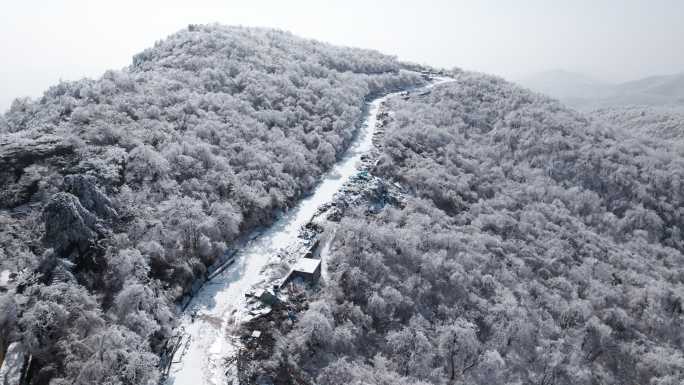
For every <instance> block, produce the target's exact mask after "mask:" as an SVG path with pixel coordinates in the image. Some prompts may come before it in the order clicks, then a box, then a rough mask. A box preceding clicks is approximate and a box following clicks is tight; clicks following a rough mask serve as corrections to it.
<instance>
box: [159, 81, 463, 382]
mask: <svg viewBox="0 0 684 385" xmlns="http://www.w3.org/2000/svg"><path fill="white" fill-rule="evenodd" d="M449 80H450V79H448V78H438V79H437V80H436V81H434V82H433V83H431V84H429V85H427V86H425V87H424V88H430V87H433V86H434V85H436V84H439V83H443V82H446V81H449ZM396 94H398V93H393V94H389V95H386V96H382V97H379V98H377V99H374V100H373V101H371V102H370V103H369V106H368V107H369V108H368V109H367V116H366V118H365V119H364V122H363V124H362V126H361V128H360V130H359V132H358V135H357V137H356V139H355V141H354V143H353V144H352V145H351V147H350V148H349V150H348V151H347V153H346V155H345V156H344V157H343V158H342V160H341V161H340V162H338V163H337V165H335V166H334V167H333V169H331V170H330V171H328V173H327V174H325V175H324V178H323V180H322V182H321V183H320V184H319V185H318V187H316V190H315V191H314V193H313V194H312V195H310V196H308V197H307V198H305V199H303V200H302V201H301V202H300V203H299V204H298V205H297V206H295V207H294V208H293V209H291V210H290V211H288V212H287V213H285V214H284V215H282V216H281V217H280V218H279V219H278V220H277V221H276V222H275V223H274V224H273V225H272V226H271V227H270V228H268V229H267V230H266V231H264V232H263V233H261V234H260V235H259V236H258V237H257V238H255V239H253V240H252V241H250V242H249V243H248V244H247V245H245V247H244V248H242V249H241V250H240V251H239V252H238V253H237V254H236V256H235V257H236V261H235V264H233V265H232V266H230V267H229V268H227V269H226V270H225V271H223V272H222V273H221V274H219V275H218V276H217V277H216V278H214V279H213V280H212V281H210V282H208V283H207V284H205V285H204V287H203V288H202V289H201V290H200V291H199V293H197V295H196V297H195V298H194V299H193V300H192V302H191V304H190V306H189V307H188V308H187V310H186V311H185V313H184V314H183V316H182V319H181V326H182V327H183V328H184V329H185V332H186V335H187V337H188V339H187V340H186V341H185V342H184V347H182V348H181V349H179V352H178V353H177V354H176V357H175V358H174V363H173V364H172V365H171V370H170V372H169V377H168V379H167V382H166V383H167V384H168V385H171V384H173V385H201V384H216V385H218V384H226V383H230V382H229V379H230V378H232V377H233V373H232V372H233V371H234V368H233V369H230V368H228V367H227V366H226V359H229V358H230V357H234V356H235V354H234V353H235V346H234V345H233V344H232V342H231V341H232V340H233V333H232V331H233V327H234V326H236V325H238V324H239V321H240V316H241V314H239V311H238V309H241V308H243V307H242V306H240V305H241V302H242V301H244V293H245V292H246V291H248V290H249V289H250V288H252V287H253V286H255V285H257V284H259V283H260V282H262V281H264V280H265V279H266V275H265V274H264V271H263V270H264V268H265V267H266V266H267V265H268V264H269V261H270V259H271V258H272V257H274V256H276V255H277V253H278V251H279V250H280V249H284V248H286V247H287V246H288V245H290V244H291V243H293V242H295V241H296V240H297V236H298V234H299V230H300V227H301V226H302V225H304V224H306V223H307V222H308V221H309V220H310V219H311V217H312V216H313V215H314V213H315V212H316V210H317V209H318V207H319V206H321V205H322V204H324V203H327V202H330V201H332V199H333V196H334V194H335V193H336V192H337V191H338V190H339V189H340V188H341V187H342V185H343V184H344V183H346V182H347V181H348V180H349V178H350V177H351V176H352V175H354V174H355V173H356V172H357V170H358V167H359V165H360V163H361V156H362V155H363V154H365V153H367V152H369V151H370V149H371V147H372V146H373V144H372V138H373V132H374V130H375V127H376V121H377V114H378V110H379V108H380V105H381V104H382V102H383V101H384V100H386V99H387V98H389V97H391V96H393V95H396ZM193 312H194V313H196V314H197V315H196V317H195V320H194V322H193V321H192V320H191V316H190V314H192V313H193Z"/></svg>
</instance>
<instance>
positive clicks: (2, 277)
mask: <svg viewBox="0 0 684 385" xmlns="http://www.w3.org/2000/svg"><path fill="white" fill-rule="evenodd" d="M9 278H10V271H9V270H3V271H0V286H7V285H8V284H9Z"/></svg>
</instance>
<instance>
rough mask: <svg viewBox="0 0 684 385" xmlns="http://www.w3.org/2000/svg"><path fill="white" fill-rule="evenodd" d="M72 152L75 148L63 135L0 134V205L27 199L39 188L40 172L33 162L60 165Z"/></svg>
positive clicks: (15, 205) (9, 204)
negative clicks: (0, 187) (33, 136)
mask: <svg viewBox="0 0 684 385" xmlns="http://www.w3.org/2000/svg"><path fill="white" fill-rule="evenodd" d="M73 155H74V148H73V146H72V145H71V144H70V143H67V142H66V141H65V140H64V139H63V138H60V137H57V136H54V135H41V136H40V137H37V138H31V137H25V136H17V135H4V136H1V137H0V186H3V189H2V192H0V208H13V207H17V206H20V205H22V204H25V203H27V202H28V201H29V200H30V199H31V197H32V196H33V194H34V193H35V192H36V191H37V190H38V182H39V180H40V178H41V177H40V175H38V174H37V172H36V170H35V168H30V166H33V165H40V164H48V160H49V166H50V167H55V166H57V167H59V166H60V165H61V164H64V163H67V162H65V160H66V159H68V158H70V157H71V156H73Z"/></svg>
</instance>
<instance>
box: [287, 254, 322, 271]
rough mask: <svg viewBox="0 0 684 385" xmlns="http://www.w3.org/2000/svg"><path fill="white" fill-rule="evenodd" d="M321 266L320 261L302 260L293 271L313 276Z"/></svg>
mask: <svg viewBox="0 0 684 385" xmlns="http://www.w3.org/2000/svg"><path fill="white" fill-rule="evenodd" d="M320 265H321V260H320V259H313V258H302V259H300V260H299V261H297V263H295V265H294V266H293V267H292V270H295V271H301V272H303V273H309V274H313V273H314V272H315V271H316V269H318V267H319V266H320Z"/></svg>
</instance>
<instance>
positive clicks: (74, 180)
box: [64, 175, 117, 219]
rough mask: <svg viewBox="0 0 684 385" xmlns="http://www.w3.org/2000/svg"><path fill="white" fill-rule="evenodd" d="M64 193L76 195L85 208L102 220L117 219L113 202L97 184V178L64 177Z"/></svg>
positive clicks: (82, 176) (83, 176) (81, 176)
mask: <svg viewBox="0 0 684 385" xmlns="http://www.w3.org/2000/svg"><path fill="white" fill-rule="evenodd" d="M64 191H66V192H68V193H70V194H73V195H75V196H76V197H78V200H79V201H80V202H81V204H82V205H83V207H84V208H85V209H86V210H88V211H91V212H93V213H95V214H96V215H97V216H98V217H100V218H102V219H110V218H115V217H116V216H117V213H116V210H114V208H113V204H112V201H111V200H110V199H109V197H108V196H107V195H105V194H104V193H103V192H102V191H101V190H100V189H99V188H98V187H97V185H96V184H95V178H93V177H90V176H87V175H67V176H65V177H64Z"/></svg>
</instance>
